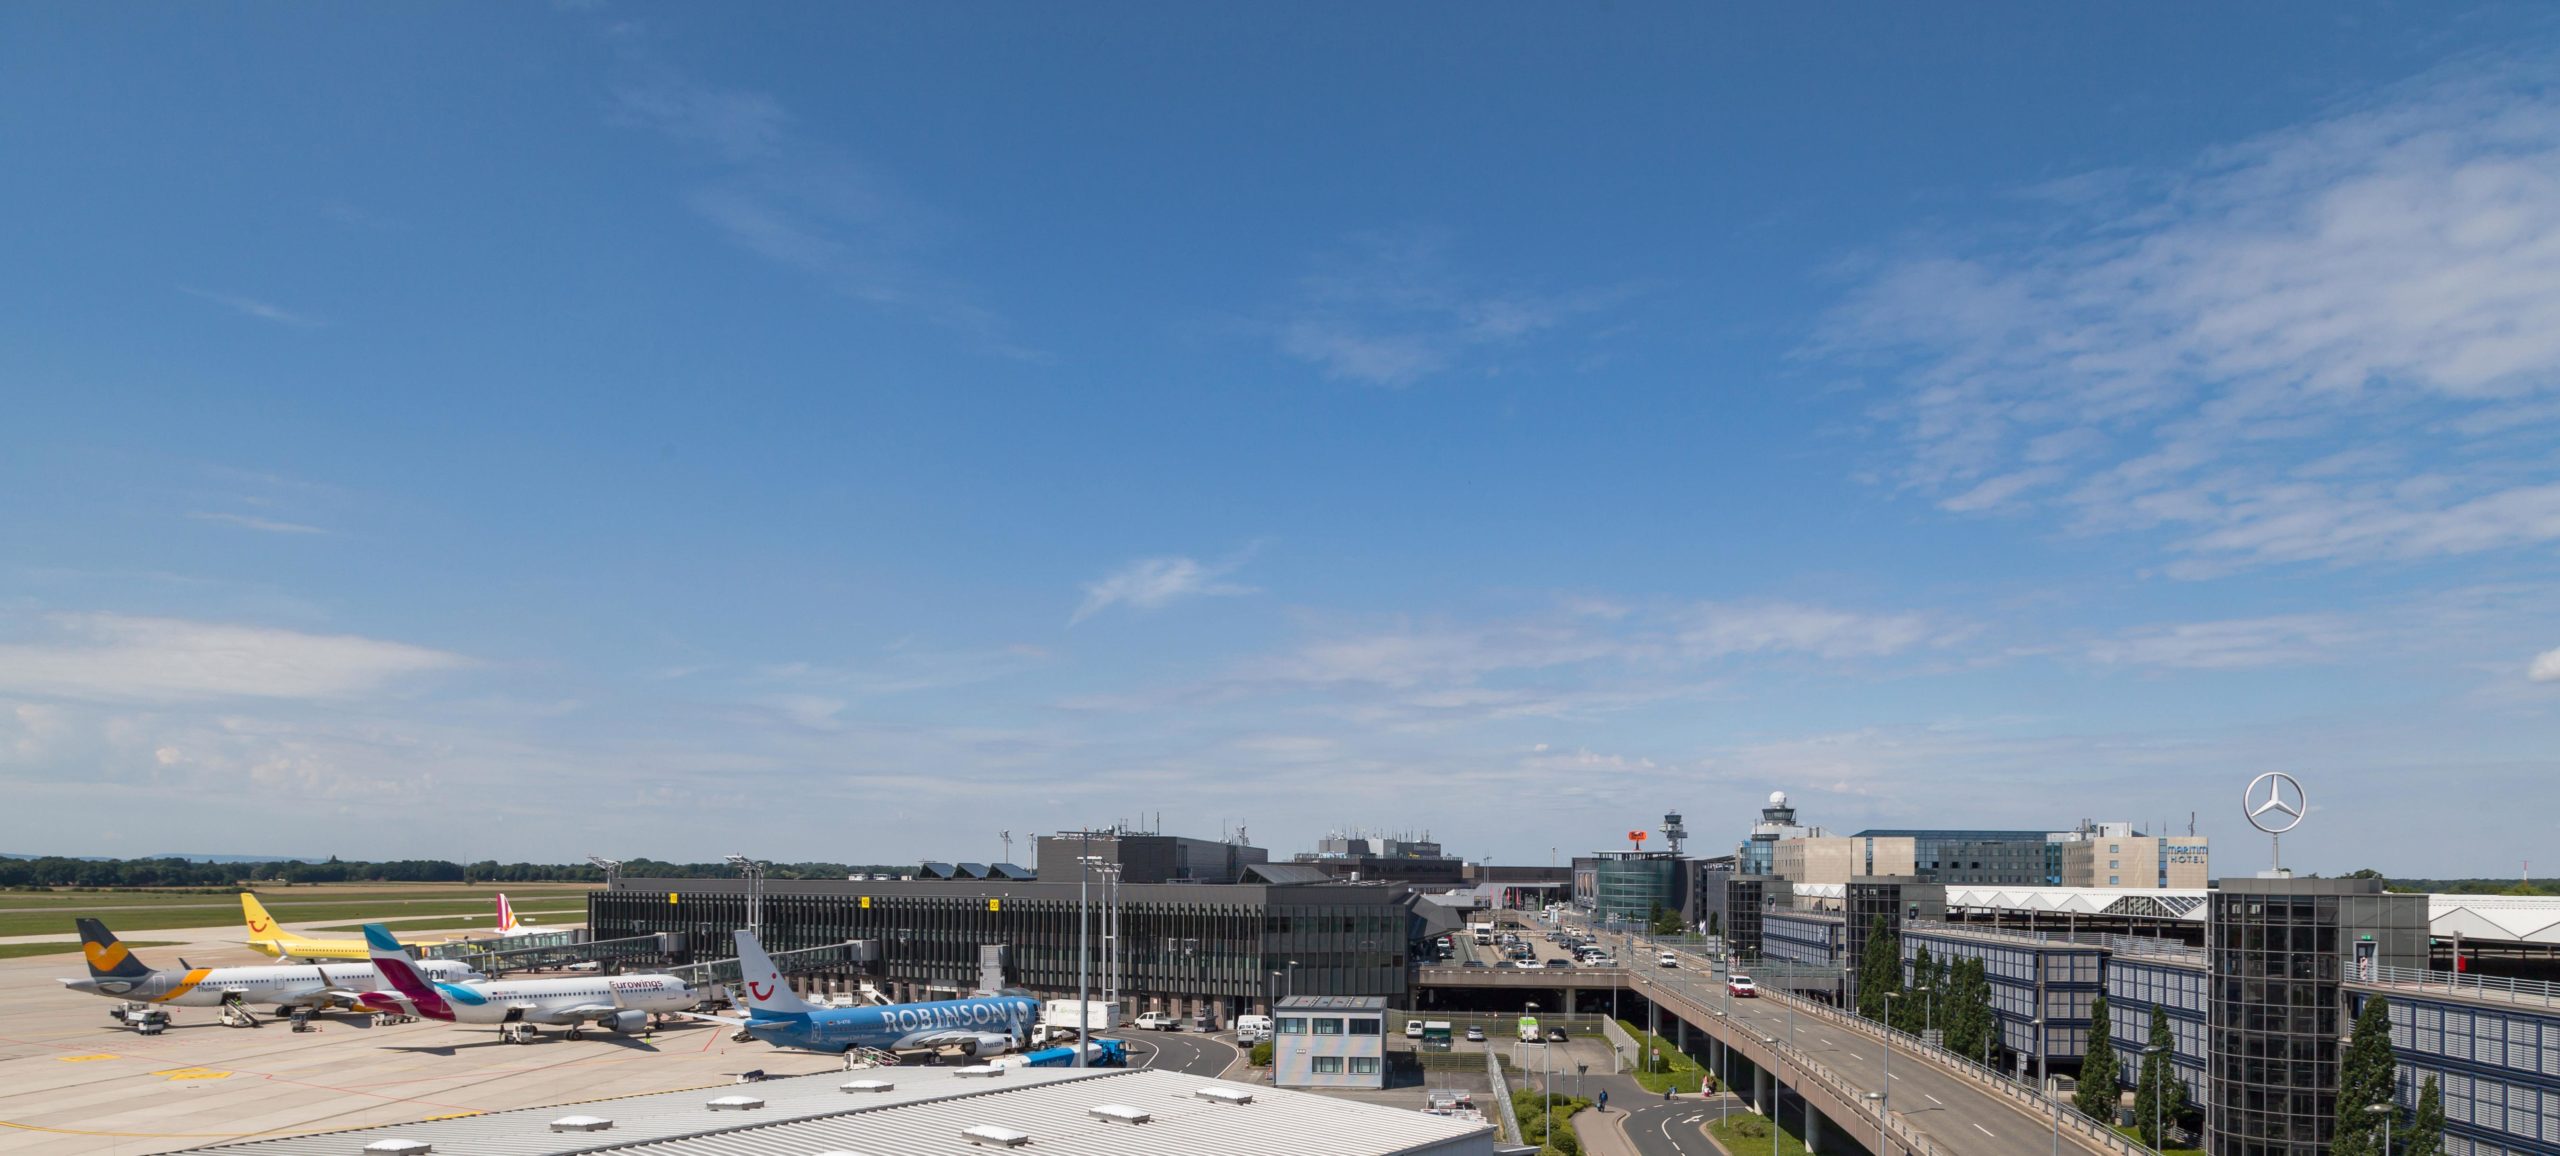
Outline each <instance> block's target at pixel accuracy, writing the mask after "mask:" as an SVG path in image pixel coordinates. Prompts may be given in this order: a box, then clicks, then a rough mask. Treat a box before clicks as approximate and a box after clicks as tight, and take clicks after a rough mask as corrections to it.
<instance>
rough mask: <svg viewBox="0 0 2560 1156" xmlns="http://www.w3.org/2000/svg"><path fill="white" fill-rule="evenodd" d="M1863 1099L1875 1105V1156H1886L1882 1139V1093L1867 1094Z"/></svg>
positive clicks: (1884, 1142) (1883, 1139)
mask: <svg viewBox="0 0 2560 1156" xmlns="http://www.w3.org/2000/svg"><path fill="white" fill-rule="evenodd" d="M1865 1098H1866V1099H1869V1100H1873V1101H1875V1103H1876V1156H1888V1154H1887V1152H1886V1150H1885V1144H1886V1140H1885V1137H1884V1093H1882V1092H1869V1093H1867V1094H1866V1096H1865Z"/></svg>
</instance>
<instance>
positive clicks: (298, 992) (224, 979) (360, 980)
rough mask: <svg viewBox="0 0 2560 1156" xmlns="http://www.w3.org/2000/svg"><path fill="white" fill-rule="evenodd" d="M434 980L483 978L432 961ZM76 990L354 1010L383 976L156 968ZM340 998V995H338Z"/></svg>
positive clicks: (290, 967) (364, 968)
mask: <svg viewBox="0 0 2560 1156" xmlns="http://www.w3.org/2000/svg"><path fill="white" fill-rule="evenodd" d="M418 968H419V970H421V971H423V972H426V973H427V975H428V977H429V978H431V979H434V980H437V981H438V982H442V983H459V982H463V981H465V980H469V979H473V978H476V977H477V976H478V974H479V973H477V972H474V971H472V970H471V969H470V968H467V967H464V966H463V965H461V964H459V963H453V962H449V961H445V960H430V961H428V962H425V963H421V964H419V965H418ZM62 982H63V985H64V986H66V987H69V988H71V989H73V990H75V991H84V992H87V993H89V994H91V995H101V996H105V997H107V998H108V999H122V1000H140V1001H145V1002H149V1003H158V1004H167V1005H169V1006H171V1007H220V1006H221V1005H222V1004H224V1003H226V1002H228V1001H231V1000H234V999H237V1000H238V1001H240V1002H241V1003H246V1004H256V1005H260V1006H265V1005H269V1004H272V1005H276V1006H279V1007H281V1006H287V1005H291V1006H309V1007H318V1006H326V1005H329V1004H346V1005H348V1006H354V1005H355V1003H356V1001H355V1000H353V999H350V998H347V996H349V995H360V994H363V993H366V992H373V991H380V990H383V988H382V986H381V985H382V977H381V975H380V974H379V973H377V972H375V971H374V968H373V965H372V964H370V963H324V964H308V963H306V964H274V965H269V966H263V967H196V968H188V969H186V970H184V971H177V970H170V969H156V970H154V971H153V972H152V973H151V974H150V975H148V976H145V977H142V978H140V979H135V980H119V979H114V978H91V979H82V980H68V979H67V980H64V981H62ZM333 993H335V994H333Z"/></svg>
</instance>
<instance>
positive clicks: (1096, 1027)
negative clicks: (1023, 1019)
mask: <svg viewBox="0 0 2560 1156" xmlns="http://www.w3.org/2000/svg"><path fill="white" fill-rule="evenodd" d="M1079 1003H1081V1004H1083V1006H1084V1018H1083V1019H1081V1020H1080V1019H1078V1018H1077V1017H1076V1007H1077V1005H1078V1004H1079ZM1078 1025H1082V1026H1083V1027H1084V1028H1085V1029H1086V1030H1089V1031H1097V1032H1107V1031H1112V1030H1115V1029H1117V1028H1118V1027H1119V1026H1120V1005H1118V1004H1115V1003H1112V1002H1111V1001H1109V1000H1101V999H1096V1000H1081V1001H1079V1000H1072V999H1053V1000H1050V1001H1048V1002H1046V1003H1044V1004H1042V1005H1040V1022H1039V1023H1036V1024H1033V1025H1032V1028H1031V1039H1032V1041H1033V1042H1034V1043H1047V1042H1049V1041H1051V1040H1065V1039H1073V1038H1075V1035H1076V1030H1077V1027H1078Z"/></svg>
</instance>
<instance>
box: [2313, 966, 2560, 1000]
mask: <svg viewBox="0 0 2560 1156" xmlns="http://www.w3.org/2000/svg"><path fill="white" fill-rule="evenodd" d="M2349 982H2351V983H2374V984H2382V985H2385V986H2389V987H2414V988H2418V989H2420V990H2422V991H2441V992H2445V993H2447V994H2452V995H2460V994H2464V993H2469V994H2471V995H2476V996H2480V997H2482V998H2487V999H2505V1000H2508V1001H2510V1002H2514V1003H2538V1004H2543V1005H2546V1006H2548V1005H2555V1004H2560V983H2550V982H2547V981H2544V980H2538V979H2510V978H2508V977H2506V976H2502V975H2481V974H2480V973H2478V972H2467V971H2437V970H2435V969H2434V968H2428V967H2395V966H2392V965H2390V964H2383V965H2381V966H2379V967H2377V968H2376V969H2375V971H2374V978H2372V979H2356V978H2354V977H2352V976H2350V977H2349Z"/></svg>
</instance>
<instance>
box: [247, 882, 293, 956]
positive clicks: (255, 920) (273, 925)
mask: <svg viewBox="0 0 2560 1156" xmlns="http://www.w3.org/2000/svg"><path fill="white" fill-rule="evenodd" d="M240 918H241V919H242V920H244V921H246V922H247V923H248V925H249V940H250V942H252V943H255V942H259V941H261V940H264V941H268V942H273V943H294V942H298V941H299V940H301V938H302V937H301V936H299V935H295V934H294V933H292V932H290V931H286V930H285V929H284V928H283V926H282V925H280V924H278V923H277V922H276V917H275V916H273V915H269V914H267V905H266V904H264V903H260V902H258V897H257V896H256V895H253V894H250V893H249V892H246V891H243V892H241V893H240Z"/></svg>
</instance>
